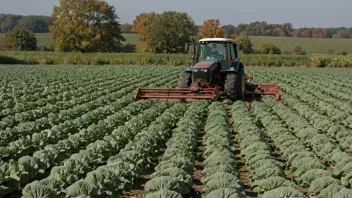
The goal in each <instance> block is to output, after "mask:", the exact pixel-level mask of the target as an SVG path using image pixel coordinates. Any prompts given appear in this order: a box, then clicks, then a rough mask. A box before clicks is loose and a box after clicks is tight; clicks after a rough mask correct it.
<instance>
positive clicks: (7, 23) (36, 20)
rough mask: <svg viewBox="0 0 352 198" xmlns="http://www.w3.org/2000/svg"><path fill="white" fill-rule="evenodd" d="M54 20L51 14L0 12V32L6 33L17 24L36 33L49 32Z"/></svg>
mask: <svg viewBox="0 0 352 198" xmlns="http://www.w3.org/2000/svg"><path fill="white" fill-rule="evenodd" d="M53 21H54V20H53V18H52V17H50V16H36V15H30V16H23V15H14V14H0V32H1V33H6V32H8V31H9V30H12V29H13V28H15V27H16V26H20V27H22V28H24V29H27V30H30V31H32V32H34V33H47V32H49V26H50V25H52V24H53Z"/></svg>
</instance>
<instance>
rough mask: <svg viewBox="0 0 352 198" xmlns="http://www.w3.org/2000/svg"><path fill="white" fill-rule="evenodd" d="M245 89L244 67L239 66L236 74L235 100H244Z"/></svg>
mask: <svg viewBox="0 0 352 198" xmlns="http://www.w3.org/2000/svg"><path fill="white" fill-rule="evenodd" d="M245 90H246V84H245V79H244V68H240V70H239V72H238V74H237V100H244V97H245V96H244V94H245Z"/></svg>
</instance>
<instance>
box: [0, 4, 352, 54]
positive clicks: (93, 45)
mask: <svg viewBox="0 0 352 198" xmlns="http://www.w3.org/2000/svg"><path fill="white" fill-rule="evenodd" d="M2 16H3V19H8V20H9V21H10V23H8V22H6V20H5V22H4V21H0V22H1V27H2V31H5V30H6V29H7V28H9V27H10V26H9V24H12V25H14V28H12V29H8V30H7V32H6V34H5V37H0V50H20V51H24V50H38V47H37V41H36V39H35V35H34V33H33V32H37V31H36V30H40V31H45V30H47V31H48V32H49V33H50V38H51V39H52V40H53V42H54V46H55V47H54V48H55V49H50V50H51V51H54V50H55V51H61V52H72V51H77V52H81V53H86V52H135V51H137V52H142V53H185V51H184V44H185V43H186V42H189V40H190V39H195V40H198V39H201V38H214V37H226V38H232V39H234V40H235V41H236V42H237V43H241V44H242V46H243V49H242V52H243V53H247V54H249V53H269V54H279V53H282V52H281V50H280V49H278V48H277V47H276V46H273V45H267V44H265V45H263V46H260V47H259V49H253V48H252V43H251V41H250V39H249V36H250V35H256V36H297V37H299V36H302V35H303V36H307V35H312V36H313V37H314V38H326V37H327V35H329V34H331V32H329V31H327V30H326V29H322V28H320V29H319V28H313V29H312V30H311V32H309V31H310V30H308V29H302V30H300V29H294V28H293V26H292V24H290V23H285V24H283V25H279V24H277V25H275V24H274V25H273V24H267V23H266V22H255V23H251V24H247V25H246V24H240V25H238V26H234V25H221V22H220V20H219V19H208V20H205V21H203V24H201V25H196V24H195V23H194V20H193V19H192V17H191V16H189V15H188V13H186V12H177V11H165V12H162V13H156V12H149V13H141V14H139V15H137V16H136V17H135V19H134V20H133V23H132V24H120V22H119V17H118V15H117V14H116V9H115V7H114V6H112V5H109V4H108V3H107V2H106V1H103V0H86V1H81V0H61V1H60V5H58V6H54V9H53V12H52V15H51V16H50V20H49V19H48V20H47V21H46V20H42V21H46V23H48V24H49V25H48V27H46V28H47V29H45V28H43V27H44V25H43V24H46V23H44V22H43V23H42V25H36V24H40V22H36V21H37V20H38V21H40V20H39V19H42V18H43V17H40V16H33V17H34V18H28V17H27V18H26V19H25V17H18V16H16V15H9V16H5V15H2ZM35 17H38V18H35ZM16 18H17V19H18V21H31V22H30V23H29V22H28V23H27V26H25V27H23V22H22V23H20V22H18V21H16V20H15V19H16ZM44 18H45V17H44ZM0 19H1V18H0ZM10 19H11V20H10ZM6 24H7V25H8V26H6ZM21 24H22V25H21ZM28 24H31V25H28ZM29 26H30V27H29ZM45 26H46V25H45ZM350 29H351V28H350ZM350 29H344V30H340V31H342V32H341V33H340V32H339V31H337V32H336V33H335V34H333V35H332V37H335V38H339V37H346V36H347V34H348V31H350ZM345 31H346V32H345ZM124 32H125V33H130V32H133V33H136V34H138V38H139V44H138V45H137V46H135V45H132V44H128V43H127V44H122V42H123V41H126V39H125V38H124V36H123V34H122V33H124ZM307 32H308V33H307ZM336 34H338V35H336ZM340 34H341V35H340ZM351 35H352V34H348V38H350V37H351ZM297 47H298V48H297V50H293V51H294V53H296V54H305V52H304V51H303V50H302V49H299V47H300V46H297ZM42 50H46V51H47V50H48V49H42ZM284 53H288V52H284Z"/></svg>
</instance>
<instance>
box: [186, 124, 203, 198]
mask: <svg viewBox="0 0 352 198" xmlns="http://www.w3.org/2000/svg"><path fill="white" fill-rule="evenodd" d="M206 119H207V117H204V118H203V125H202V128H201V131H200V133H199V136H198V144H197V150H196V156H195V160H196V161H195V163H194V168H195V169H196V170H195V171H194V172H193V175H192V179H193V186H192V189H191V193H190V195H189V196H190V197H192V198H201V197H202V191H203V188H204V185H203V184H202V183H201V182H200V179H201V177H202V170H203V169H204V163H203V162H204V158H203V156H202V155H203V152H204V150H205V147H204V145H203V135H204V134H205V131H204V126H205V123H206Z"/></svg>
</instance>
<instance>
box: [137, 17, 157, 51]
mask: <svg viewBox="0 0 352 198" xmlns="http://www.w3.org/2000/svg"><path fill="white" fill-rule="evenodd" d="M157 16H158V14H157V13H155V12H150V13H141V14H139V15H137V16H136V19H135V20H133V24H132V31H133V32H137V33H138V39H139V43H138V45H137V51H138V52H148V51H149V48H148V46H147V35H148V31H149V30H150V26H151V25H152V24H153V22H154V20H155V19H156V17H157Z"/></svg>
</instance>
